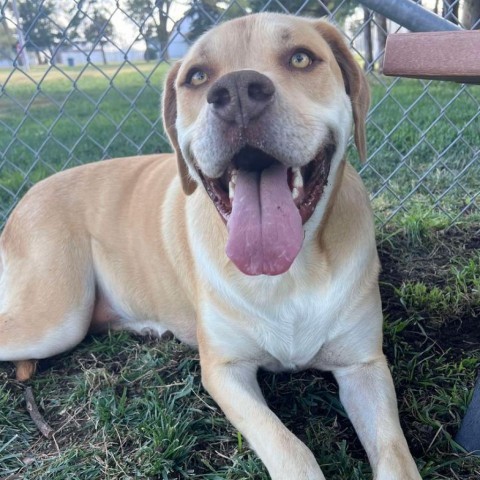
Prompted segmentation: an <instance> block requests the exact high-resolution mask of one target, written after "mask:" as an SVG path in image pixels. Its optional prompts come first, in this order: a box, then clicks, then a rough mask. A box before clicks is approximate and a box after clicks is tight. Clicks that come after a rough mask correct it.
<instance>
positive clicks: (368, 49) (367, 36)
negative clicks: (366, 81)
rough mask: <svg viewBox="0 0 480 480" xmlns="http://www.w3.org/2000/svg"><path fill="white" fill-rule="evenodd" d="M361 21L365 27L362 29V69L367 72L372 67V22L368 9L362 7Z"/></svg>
mask: <svg viewBox="0 0 480 480" xmlns="http://www.w3.org/2000/svg"><path fill="white" fill-rule="evenodd" d="M363 21H364V23H365V27H364V29H363V42H364V44H365V52H364V59H365V64H364V66H363V69H364V70H365V71H366V72H367V71H369V70H370V69H371V68H372V62H373V48H372V24H371V23H370V10H369V9H368V8H365V7H363Z"/></svg>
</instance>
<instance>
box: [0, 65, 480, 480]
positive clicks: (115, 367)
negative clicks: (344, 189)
mask: <svg viewBox="0 0 480 480" xmlns="http://www.w3.org/2000/svg"><path fill="white" fill-rule="evenodd" d="M118 68H119V67H118V66H109V67H108V68H107V69H105V73H106V74H107V76H108V77H109V78H110V79H109V78H105V77H104V76H103V75H102V74H101V73H100V72H99V71H96V70H94V69H93V68H92V67H90V68H89V69H88V70H86V71H82V70H81V69H79V68H72V69H66V73H67V74H68V75H69V77H70V78H71V79H73V80H75V85H76V90H74V91H72V88H71V87H72V83H71V81H70V80H68V79H67V78H65V76H64V75H63V74H61V73H59V72H51V73H49V74H48V75H47V76H46V77H45V78H44V80H43V82H42V91H37V89H36V87H35V85H34V84H33V83H32V81H31V80H29V79H28V78H26V77H25V76H23V75H22V74H21V73H19V72H17V73H16V74H15V76H14V77H9V73H8V72H6V71H0V84H2V85H3V88H4V90H3V91H4V92H5V93H6V95H0V151H1V152H3V153H2V154H3V157H2V161H3V160H7V162H10V163H11V164H8V163H5V162H3V163H0V214H3V215H4V216H5V215H6V214H7V212H8V211H9V210H10V208H11V206H12V205H13V202H14V195H15V194H17V192H18V193H20V194H21V193H23V192H24V191H25V190H26V188H27V187H28V185H29V184H31V183H32V182H36V181H38V180H39V179H41V178H43V177H44V176H46V175H49V174H51V173H52V172H53V171H57V170H59V169H62V168H64V167H65V166H67V165H75V164H79V163H83V162H86V161H91V160H95V159H98V158H102V157H106V156H107V157H108V156H110V157H114V156H120V155H132V154H137V153H139V151H140V150H141V151H142V152H144V153H148V152H155V151H164V150H166V149H167V148H168V146H167V144H166V142H165V139H164V137H163V135H162V133H163V129H162V127H161V124H160V123H159V122H158V106H159V102H160V91H159V85H161V80H162V78H163V76H164V73H165V67H163V66H162V67H159V68H156V67H155V66H154V65H153V64H152V65H149V64H142V65H140V66H139V67H138V68H139V69H140V70H141V71H142V72H143V74H140V73H139V72H137V71H136V70H134V69H133V68H132V67H128V68H122V69H121V70H119V71H118ZM44 73H45V72H44V70H42V69H34V70H33V71H32V72H31V74H30V75H31V76H32V77H33V78H35V79H37V80H38V79H41V78H43V75H44ZM144 75H146V76H147V77H148V78H150V81H149V83H147V84H146V88H145V90H143V91H141V89H142V88H143V86H144V85H145V78H144ZM111 78H113V80H112V79H111ZM112 85H113V86H115V88H116V89H118V91H113V90H112V89H111V88H110V87H111V86H112ZM372 88H373V98H374V104H375V105H379V106H378V107H377V108H376V109H375V108H374V111H373V113H372V115H371V118H372V121H373V122H374V123H371V124H370V127H369V132H368V133H369V151H370V153H371V154H373V157H372V161H371V163H370V165H369V166H367V168H366V170H365V171H364V172H363V176H364V179H365V182H366V184H367V188H368V189H369V190H370V191H372V192H376V191H378V190H379V188H381V181H380V180H379V178H378V176H377V175H376V174H375V173H374V172H373V170H372V168H374V169H375V170H376V171H378V172H379V173H380V174H381V175H382V176H384V177H387V176H388V175H390V174H391V173H392V172H393V171H394V169H395V168H396V167H397V166H398V165H399V161H400V156H399V155H402V154H406V153H408V152H410V153H409V155H408V157H407V160H406V163H407V164H408V166H409V167H410V168H411V169H412V170H413V171H414V172H416V173H417V174H418V175H422V174H423V173H424V172H425V171H426V170H427V169H429V168H430V167H431V165H432V161H435V160H436V159H437V154H435V152H434V150H433V149H435V150H437V151H438V152H444V165H441V164H439V165H437V166H436V167H434V168H433V169H432V172H431V173H430V175H428V176H427V177H426V181H425V184H424V185H425V186H426V187H422V188H420V189H419V191H418V192H417V194H415V195H413V196H412V197H411V198H410V199H409V200H407V201H406V202H405V209H404V210H401V211H400V212H398V213H397V214H396V215H395V216H394V217H393V219H392V220H391V221H390V222H389V223H388V224H387V226H386V227H384V228H381V229H379V231H378V236H379V245H380V256H381V261H382V264H383V272H382V274H381V291H382V299H383V302H384V312H385V318H386V322H385V341H384V346H385V352H386V354H387V357H388V359H389V361H390V364H391V368H392V372H393V377H394V380H395V384H396V388H397V392H398V396H399V408H400V414H401V421H402V426H403V428H404V430H405V432H406V436H407V439H408V442H409V444H410V446H411V449H412V451H413V454H414V456H415V458H416V459H417V462H418V465H419V467H420V469H421V472H422V475H423V477H424V478H425V479H427V480H438V479H448V480H452V479H461V480H473V479H477V478H479V477H480V459H479V458H474V457H470V456H468V455H465V454H464V452H462V450H461V448H460V447H459V446H458V445H456V443H455V442H454V440H453V438H454V435H455V432H456V431H457V430H458V427H459V424H460V421H461V418H462V417H463V415H464V413H465V411H466V408H467V405H468V402H469V400H470V397H471V392H472V386H473V382H474V378H475V375H476V372H477V369H478V366H479V364H480V328H479V322H480V320H479V317H480V293H479V291H480V256H479V253H478V252H479V247H480V242H479V240H478V231H479V228H480V219H479V217H478V208H477V209H475V208H473V207H472V208H471V209H468V210H467V212H466V214H465V215H463V216H462V217H461V218H460V220H459V221H458V222H457V224H456V225H457V228H455V229H452V228H448V227H449V226H450V223H451V220H450V217H449V215H456V212H459V209H461V208H464V207H465V206H466V205H469V202H471V203H472V202H473V200H472V198H473V195H474V194H475V192H477V191H478V190H479V187H480V172H479V165H478V162H477V164H475V165H473V166H472V167H471V168H470V169H469V170H468V172H466V174H465V175H463V176H462V177H461V181H462V184H463V185H464V187H465V189H464V190H463V189H459V188H454V189H452V191H451V193H449V194H447V195H445V198H444V199H443V200H442V201H441V202H440V207H441V208H438V207H434V205H433V199H432V197H431V195H430V192H431V193H433V194H434V196H437V195H440V194H442V193H443V192H444V191H445V190H446V188H448V187H449V186H450V185H451V184H452V179H453V178H454V177H455V175H456V174H457V173H459V172H461V171H462V169H463V168H464V166H465V165H467V163H468V162H469V161H470V160H471V159H472V148H476V149H478V132H479V131H480V124H479V119H478V117H477V118H476V119H475V120H474V121H473V122H472V123H471V124H470V125H468V122H469V121H470V120H471V118H472V117H473V116H474V114H475V109H476V108H477V107H476V106H475V102H474V101H472V99H471V98H470V97H469V96H468V95H467V94H465V93H461V94H460V96H459V97H458V98H457V100H456V101H455V103H454V107H447V108H446V114H447V115H448V118H450V120H451V121H452V123H453V125H454V127H452V125H451V124H450V123H449V122H448V121H446V120H444V119H441V120H440V122H439V123H438V124H437V125H436V126H434V127H431V128H429V127H430V125H431V124H432V121H433V120H435V119H437V118H438V117H440V109H441V107H442V106H445V105H446V104H447V103H448V101H449V100H450V99H451V98H452V97H453V96H455V95H456V94H457V93H458V92H459V91H460V87H458V86H456V85H453V84H449V83H439V84H432V86H430V89H429V92H430V94H431V95H432V97H433V98H435V100H436V102H438V104H439V105H440V107H438V106H437V105H436V104H435V103H434V102H433V101H432V100H431V99H428V98H424V99H423V100H421V101H420V102H419V104H418V105H417V106H416V107H413V108H412V109H411V111H410V118H411V120H412V121H414V122H415V123H416V124H417V125H418V126H419V127H420V128H421V129H422V130H427V133H425V135H423V137H422V135H421V134H419V132H418V131H417V130H416V128H415V127H413V126H412V125H411V124H410V123H408V122H407V121H406V122H404V123H402V125H401V126H400V128H398V129H397V130H392V129H393V128H394V126H395V125H396V123H397V121H398V120H399V119H400V118H401V115H402V111H401V109H400V108H399V107H398V105H397V104H396V103H395V102H394V101H392V100H386V101H385V102H383V103H381V104H379V102H381V99H382V98H383V95H384V94H385V89H384V87H382V86H381V85H379V84H374V85H372ZM469 91H470V94H471V95H472V96H473V97H474V98H476V99H477V100H480V93H479V89H478V88H471V89H470V90H469ZM120 92H121V93H120ZM140 92H141V93H140ZM422 92H423V89H422V84H421V82H418V81H407V80H402V81H401V82H399V84H397V85H396V86H395V87H394V88H393V89H392V91H391V95H392V98H394V99H396V101H398V103H399V104H400V105H402V106H403V107H404V108H408V107H409V105H411V103H412V102H413V101H415V99H417V98H418V97H419V95H421V94H422ZM10 97H13V98H14V99H15V101H13V100H12V99H11V98H10ZM52 99H53V100H52ZM97 102H99V108H100V111H101V112H102V113H101V114H100V115H97V116H94V114H95V104H96V103H97ZM132 104H135V106H136V108H138V111H139V112H141V114H140V113H134V114H131V115H130V116H129V112H130V109H131V107H132ZM27 107H28V111H29V116H28V117H25V115H24V108H27ZM115 123H121V127H120V128H118V129H117V127H116V126H115ZM375 125H377V126H375ZM382 130H383V132H386V133H387V135H386V136H385V135H384V133H383V132H382ZM455 130H460V131H461V132H462V135H461V138H457V136H456V135H455ZM12 131H14V132H16V138H17V140H15V141H13V142H12V139H13V137H12ZM422 138H423V139H424V140H427V142H425V141H422V142H420V143H419V144H418V145H417V143H418V142H419V140H421V139H422ZM61 144H63V145H64V146H62V145H61ZM138 145H141V147H140V148H139V147H138ZM416 145H417V146H416ZM379 147H382V148H381V149H380V150H379V151H378V152H377V153H375V152H376V150H377V149H378V148H379ZM35 152H38V153H35ZM352 157H353V158H354V159H355V152H353V151H352ZM36 160H40V163H39V164H36V163H35V162H36ZM447 166H448V168H447ZM25 172H28V174H29V179H28V181H27V182H25V181H24V175H25ZM416 178H417V177H416V176H415V174H414V173H412V171H411V170H409V169H407V168H406V167H402V168H400V169H399V171H398V172H397V173H396V174H395V175H394V176H393V177H392V179H391V182H390V190H385V191H383V192H382V193H380V194H378V195H376V196H375V198H374V199H373V204H374V208H375V213H376V214H377V216H378V217H379V219H380V220H384V219H385V218H388V217H389V216H390V215H391V214H392V213H393V212H394V210H395V208H396V206H397V205H398V198H397V196H398V197H399V198H403V197H404V196H405V195H407V194H408V193H409V192H410V191H411V189H412V188H414V186H415V185H416ZM2 187H3V188H2ZM426 188H428V190H427V189H426ZM472 205H473V203H472ZM0 220H1V218H0ZM259 378H260V383H261V386H262V389H263V391H264V393H265V395H266V397H267V400H268V402H269V404H270V405H271V406H272V408H273V409H274V411H275V412H276V413H277V414H278V415H279V416H280V418H281V419H282V420H283V421H284V422H285V423H286V424H287V426H288V427H289V428H290V429H291V430H293V431H294V432H295V433H296V434H297V435H298V436H299V437H300V438H301V439H302V440H303V441H305V442H306V443H307V444H308V446H309V447H310V448H311V449H312V451H313V452H314V454H315V455H316V458H317V459H318V461H319V463H320V464H321V466H322V469H323V471H324V473H325V476H326V477H327V478H328V479H332V480H344V479H349V480H350V479H351V480H360V479H362V480H363V479H368V478H371V470H370V467H369V465H368V462H367V459H366V456H365V453H364V451H363V449H362V447H361V445H360V443H359V441H358V439H357V437H356V434H355V432H354V431H353V428H352V427H351V425H350V423H349V421H348V419H347V418H346V415H345V412H344V410H343V408H342V406H341V404H340V402H339V399H338V391H337V387H336V385H335V383H334V381H333V378H332V377H331V376H330V375H328V374H321V373H319V372H316V371H307V372H304V373H301V374H292V375H291V374H281V375H273V374H269V373H263V372H262V373H261V374H260V375H259ZM30 385H31V386H32V387H33V390H34V392H35V396H36V399H37V402H38V404H39V408H40V410H41V411H42V413H43V414H44V416H45V418H46V420H47V421H48V422H49V424H50V425H51V426H52V427H53V428H54V429H55V432H56V433H55V436H54V438H53V439H51V440H47V439H44V438H42V437H41V435H40V434H39V432H38V431H37V429H36V428H35V426H34V425H33V423H32V421H31V419H30V417H29V415H28V413H27V411H26V408H25V405H24V401H23V394H24V386H23V385H21V384H19V383H17V382H15V381H14V380H13V368H12V366H11V365H9V364H6V363H2V364H0V478H2V477H7V478H8V477H9V476H13V477H11V478H25V479H45V480H51V479H53V480H57V479H58V480H64V479H78V478H80V479H114V478H115V479H116V478H122V479H124V478H125V479H127V478H135V479H136V478H139V479H142V478H145V479H181V478H199V479H206V480H215V479H217V480H218V479H232V480H233V479H235V480H237V479H255V480H266V479H267V478H268V477H267V475H266V472H265V469H264V467H263V465H262V464H261V462H260V461H259V460H258V458H257V457H256V455H255V454H254V453H253V452H252V451H251V450H250V449H249V446H248V443H247V442H246V441H245V439H243V438H242V437H241V435H239V433H238V432H237V431H235V429H234V428H233V427H232V426H231V425H230V424H229V423H228V422H227V421H226V419H225V417H224V416H223V414H222V413H221V411H220V410H219V409H218V407H217V406H216V405H215V403H214V402H213V401H212V400H211V398H210V397H209V396H208V395H207V394H206V392H205V391H204V390H203V388H202V387H201V384H200V371H199V364H198V356H197V353H196V352H194V351H192V350H190V349H188V348H187V347H185V346H183V345H181V344H179V343H177V342H176V341H175V340H169V341H163V342H160V341H157V340H155V339H150V338H139V337H135V336H131V335H128V334H126V333H115V334H114V333H112V334H109V335H106V336H100V337H88V338H87V339H86V340H85V341H84V342H83V343H82V344H81V345H80V346H79V347H78V348H76V349H75V350H74V351H72V352H68V353H65V354H63V355H60V356H58V357H55V358H53V359H49V360H45V361H42V362H41V363H40V366H39V372H38V373H37V374H36V376H35V377H34V379H33V380H32V381H31V382H30Z"/></svg>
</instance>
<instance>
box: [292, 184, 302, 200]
mask: <svg viewBox="0 0 480 480" xmlns="http://www.w3.org/2000/svg"><path fill="white" fill-rule="evenodd" d="M298 195H300V192H299V191H298V188H297V187H294V188H293V190H292V198H293V199H294V200H296V199H297V198H298Z"/></svg>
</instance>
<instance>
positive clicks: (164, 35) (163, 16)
mask: <svg viewBox="0 0 480 480" xmlns="http://www.w3.org/2000/svg"><path fill="white" fill-rule="evenodd" d="M169 9H170V3H169V2H163V4H162V6H161V7H160V11H159V12H158V16H159V24H158V25H157V37H158V42H159V44H160V53H161V55H162V58H161V59H160V60H168V40H169V33H168V30H167V21H168V11H169Z"/></svg>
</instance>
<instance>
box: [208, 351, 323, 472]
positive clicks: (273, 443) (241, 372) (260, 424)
mask: <svg viewBox="0 0 480 480" xmlns="http://www.w3.org/2000/svg"><path fill="white" fill-rule="evenodd" d="M200 358H201V366H202V381H203V384H204V386H205V388H206V389H207V390H208V392H209V393H210V395H211V396H212V397H213V399H214V400H215V401H216V402H217V403H218V405H219V406H220V407H221V409H222V410H223V411H224V413H225V415H226V416H227V418H228V419H229V420H230V422H232V423H233V425H234V426H235V427H236V428H237V429H238V430H239V431H240V432H241V433H242V434H243V435H244V436H245V437H246V438H247V440H248V441H249V443H250V445H251V446H252V448H253V449H254V450H255V451H256V452H257V454H258V456H259V457H260V458H261V460H262V461H263V463H264V464H265V466H266V467H267V469H268V472H269V474H270V476H271V478H272V479H273V480H324V479H325V477H324V476H323V474H322V471H321V470H320V467H319V466H318V464H317V462H316V460H315V457H314V456H313V454H312V452H311V451H310V450H309V449H308V448H307V447H306V446H305V445H304V444H303V443H302V442H301V441H300V440H299V439H298V438H297V437H295V435H293V434H292V433H291V432H290V431H289V430H288V429H287V428H286V427H285V426H284V425H283V423H282V422H281V421H280V420H279V419H278V417H277V416H276V415H275V414H274V413H273V412H272V411H271V410H270V409H269V408H268V406H267V404H266V402H265V400H264V398H263V395H262V393H261V391H260V387H259V385H258V382H257V378H256V374H257V367H256V366H255V365H253V364H251V363H246V362H230V361H228V360H225V359H223V360H220V359H217V358H216V357H215V356H214V355H212V352H205V351H203V352H202V348H201V349H200Z"/></svg>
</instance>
